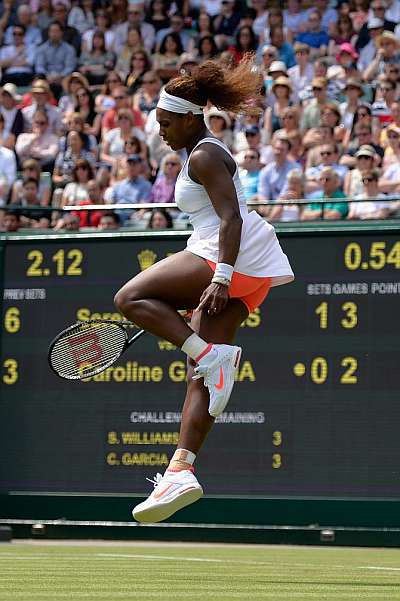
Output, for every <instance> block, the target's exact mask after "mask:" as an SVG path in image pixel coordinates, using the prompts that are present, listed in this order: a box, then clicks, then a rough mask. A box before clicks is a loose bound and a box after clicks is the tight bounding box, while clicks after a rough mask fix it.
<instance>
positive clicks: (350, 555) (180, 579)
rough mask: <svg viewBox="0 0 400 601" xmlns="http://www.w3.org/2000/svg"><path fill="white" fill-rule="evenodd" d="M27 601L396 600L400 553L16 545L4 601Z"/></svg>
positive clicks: (0, 596) (2, 561) (5, 563)
mask: <svg viewBox="0 0 400 601" xmlns="http://www.w3.org/2000/svg"><path fill="white" fill-rule="evenodd" d="M22 599H23V600H24V601H25V600H27V601H30V600H32V601H36V600H37V601H46V600H49V601H59V600H60V601H61V600H63V601H64V600H65V599H70V600H74V601H75V600H81V599H82V600H85V601H86V600H87V601H113V600H119V599H123V600H124V601H130V600H132V601H147V600H157V601H179V599H184V600H185V601H186V600H188V601H206V600H210V601H211V600H212V601H233V600H235V599H238V600H241V601H247V600H248V601H253V600H258V599H266V600H274V601H280V600H281V601H302V600H304V601H322V600H325V599H326V600H329V601H348V600H349V599H354V600H357V601H362V600H368V601H395V600H400V550H398V549H368V548H339V547H338V548H333V547H331V548H326V547H325V548H324V547H285V546H258V545H257V546H256V545H254V546H247V545H202V544H198V545H196V544H178V543H169V544H158V543H154V544H153V545H149V544H148V543H146V544H140V543H106V542H93V543H76V542H75V543H74V542H69V543H62V542H57V541H51V542H29V541H24V542H22V541H21V542H19V541H14V542H13V543H11V544H2V545H0V600H1V601H16V600H22Z"/></svg>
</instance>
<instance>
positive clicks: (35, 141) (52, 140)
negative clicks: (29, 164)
mask: <svg viewBox="0 0 400 601" xmlns="http://www.w3.org/2000/svg"><path fill="white" fill-rule="evenodd" d="M58 143H59V139H58V136H56V135H55V134H53V133H52V132H51V131H49V120H48V117H47V114H46V113H45V112H44V111H41V110H39V111H36V113H35V114H34V115H33V119H32V133H26V134H20V135H19V136H18V138H17V142H16V144H15V152H16V153H17V156H18V159H19V161H20V163H22V162H23V161H25V160H26V159H29V158H32V159H36V160H37V161H38V162H39V163H40V165H41V167H42V169H43V170H44V171H52V169H53V167H54V161H55V159H56V156H57V153H58Z"/></svg>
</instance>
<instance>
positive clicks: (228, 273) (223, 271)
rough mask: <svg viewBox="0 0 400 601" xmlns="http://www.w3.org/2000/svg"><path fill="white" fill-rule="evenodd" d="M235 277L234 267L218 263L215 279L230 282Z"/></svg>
mask: <svg viewBox="0 0 400 601" xmlns="http://www.w3.org/2000/svg"><path fill="white" fill-rule="evenodd" d="M232 275H233V267H232V265H228V263H217V265H216V266H215V271H214V277H216V278H222V279H224V280H228V281H229V282H230V281H231V279H232Z"/></svg>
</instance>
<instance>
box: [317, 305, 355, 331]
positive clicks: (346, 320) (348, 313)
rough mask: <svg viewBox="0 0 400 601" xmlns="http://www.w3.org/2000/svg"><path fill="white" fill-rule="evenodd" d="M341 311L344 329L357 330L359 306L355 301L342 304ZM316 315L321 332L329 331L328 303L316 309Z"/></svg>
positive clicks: (341, 323)
mask: <svg viewBox="0 0 400 601" xmlns="http://www.w3.org/2000/svg"><path fill="white" fill-rule="evenodd" d="M341 310H342V311H343V317H342V318H341V320H340V325H341V326H342V328H345V329H346V330H349V329H351V328H355V327H356V326H357V323H358V315H357V305H356V303H354V302H353V301H346V302H345V303H343V304H342V306H341ZM315 314H316V315H317V316H318V317H319V327H320V329H321V330H327V329H328V323H329V305H328V303H327V301H323V302H322V303H320V304H319V305H318V307H317V308H316V309H315Z"/></svg>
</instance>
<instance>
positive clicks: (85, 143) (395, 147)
mask: <svg viewBox="0 0 400 601" xmlns="http://www.w3.org/2000/svg"><path fill="white" fill-rule="evenodd" d="M248 52H251V53H253V54H254V55H255V61H256V65H257V69H256V71H255V77H256V76H260V75H261V76H262V80H263V88H262V95H261V97H260V99H259V100H255V101H254V107H252V108H253V109H254V110H253V111H251V114H249V115H232V114H228V113H227V112H225V111H223V110H220V109H219V108H217V107H213V106H209V107H206V110H205V114H206V116H205V119H206V123H207V125H208V127H209V129H210V131H211V132H212V134H213V135H214V136H216V137H217V138H218V139H220V140H222V141H223V142H224V143H225V144H226V145H227V146H228V148H229V149H230V151H231V152H232V154H233V155H234V157H235V158H236V160H237V161H238V164H239V173H240V178H241V181H242V184H243V189H244V194H245V196H246V199H247V200H248V201H249V203H254V204H252V205H251V206H252V207H253V208H255V209H256V210H257V211H259V212H260V214H262V215H263V216H265V217H266V218H268V219H269V220H271V221H306V220H314V219H325V220H327V219H335V220H337V219H384V218H388V217H395V216H398V215H399V212H400V202H399V200H398V199H399V198H400V0H371V1H368V0H331V1H330V0H315V2H312V3H311V1H310V0H305V1H304V2H302V1H301V0H286V2H285V3H282V2H279V1H276V0H109V1H101V0H98V1H96V0H82V1H79V2H78V1H70V0H22V1H12V0H3V2H0V70H1V82H0V230H1V231H17V230H18V229H19V228H50V227H51V228H54V229H56V230H65V231H77V230H79V229H80V228H93V229H94V228H98V229H103V230H104V229H106V230H112V229H118V228H120V227H136V228H137V227H143V225H144V227H148V228H170V227H174V224H175V226H176V225H177V224H178V223H179V222H181V223H185V222H184V218H185V216H184V215H179V214H178V213H177V212H174V211H171V210H169V211H168V210H166V209H165V208H164V209H155V210H153V211H150V210H149V209H148V208H147V207H145V208H143V209H140V210H134V209H129V208H124V204H127V203H158V204H161V203H171V202H174V187H175V182H176V179H177V176H178V173H179V171H180V169H181V166H182V164H183V162H184V160H185V158H186V156H185V152H184V151H182V152H179V153H175V152H172V151H171V149H170V148H169V147H168V146H167V145H166V144H165V143H164V142H163V140H162V139H161V138H160V136H159V134H158V124H157V121H156V118H155V107H156V105H157V100H158V97H159V93H160V90H161V89H162V86H163V85H165V83H167V82H168V81H169V79H170V78H172V77H175V76H176V75H178V74H184V73H190V70H191V69H193V68H195V67H196V66H197V65H199V64H201V63H202V62H203V61H205V60H207V59H210V58H211V59H218V60H220V61H221V62H222V63H223V64H224V65H225V67H226V69H229V68H231V66H232V65H235V64H236V63H238V61H240V60H241V58H242V57H243V56H244V55H245V54H246V53H248ZM299 199H303V202H301V203H297V202H295V201H298V200H299ZM322 200H323V202H321V201H322ZM266 202H267V203H268V204H265V203H266ZM71 205H73V206H86V205H114V206H113V207H112V208H107V207H104V209H102V208H101V206H99V208H97V209H96V210H86V209H85V210H80V211H65V210H63V209H64V207H67V206H71ZM116 205H117V206H116Z"/></svg>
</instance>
